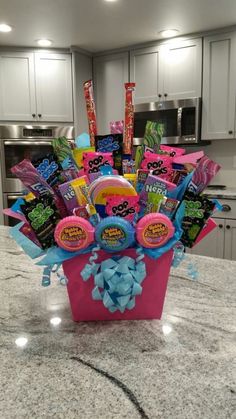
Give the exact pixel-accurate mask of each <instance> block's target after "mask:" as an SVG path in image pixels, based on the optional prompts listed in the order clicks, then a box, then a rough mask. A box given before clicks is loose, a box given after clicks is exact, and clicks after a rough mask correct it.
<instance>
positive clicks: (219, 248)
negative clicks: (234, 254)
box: [189, 218, 225, 259]
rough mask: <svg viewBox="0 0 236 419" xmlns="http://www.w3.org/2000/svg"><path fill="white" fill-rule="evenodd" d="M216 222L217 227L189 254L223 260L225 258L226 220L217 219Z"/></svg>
mask: <svg viewBox="0 0 236 419" xmlns="http://www.w3.org/2000/svg"><path fill="white" fill-rule="evenodd" d="M214 221H215V222H216V223H217V227H216V228H215V229H214V230H213V231H212V232H211V233H209V234H208V235H207V236H206V237H204V239H203V240H202V241H200V242H199V244H196V246H194V247H193V248H192V249H191V250H190V252H189V253H192V254H194V255H204V256H210V257H215V258H221V259H223V258H224V231H225V220H224V219H220V218H219V219H217V218H216V219H214Z"/></svg>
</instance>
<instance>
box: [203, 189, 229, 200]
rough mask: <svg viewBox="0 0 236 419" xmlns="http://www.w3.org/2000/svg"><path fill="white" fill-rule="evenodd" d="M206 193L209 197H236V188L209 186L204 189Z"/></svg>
mask: <svg viewBox="0 0 236 419" xmlns="http://www.w3.org/2000/svg"><path fill="white" fill-rule="evenodd" d="M204 195H207V196H209V198H219V199H236V188H228V187H227V188H225V189H217V188H214V189H213V188H207V189H205V190H204Z"/></svg>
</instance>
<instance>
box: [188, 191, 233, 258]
mask: <svg viewBox="0 0 236 419" xmlns="http://www.w3.org/2000/svg"><path fill="white" fill-rule="evenodd" d="M219 202H220V203H221V205H222V211H216V212H215V213H214V216H213V219H214V221H215V222H216V223H217V227H216V228H215V229H214V230H213V231H212V232H211V233H210V234H208V235H207V236H206V237H205V238H204V239H203V240H202V241H201V242H200V243H199V244H197V245H196V246H194V247H193V248H192V249H190V251H188V253H192V254H197V255H204V256H212V257H216V258H223V259H229V260H236V200H230V199H220V200H219Z"/></svg>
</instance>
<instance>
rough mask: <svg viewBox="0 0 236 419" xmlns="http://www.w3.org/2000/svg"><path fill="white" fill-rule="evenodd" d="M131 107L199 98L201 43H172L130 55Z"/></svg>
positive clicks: (193, 40) (196, 40)
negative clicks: (132, 85)
mask: <svg viewBox="0 0 236 419" xmlns="http://www.w3.org/2000/svg"><path fill="white" fill-rule="evenodd" d="M130 80H131V81H134V82H135V83H136V91H135V103H144V102H150V101H151V102H152V101H158V100H165V99H169V100H175V99H187V98H191V97H200V96H201V80H202V39H201V38H196V39H190V40H186V41H172V42H169V43H166V44H162V45H157V46H154V47H150V48H142V49H135V50H132V51H131V52H130Z"/></svg>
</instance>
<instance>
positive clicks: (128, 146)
mask: <svg viewBox="0 0 236 419" xmlns="http://www.w3.org/2000/svg"><path fill="white" fill-rule="evenodd" d="M134 89H135V83H125V91H126V93H125V129H124V149H123V151H124V153H125V154H132V145H133V137H134V105H133V92H134Z"/></svg>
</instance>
